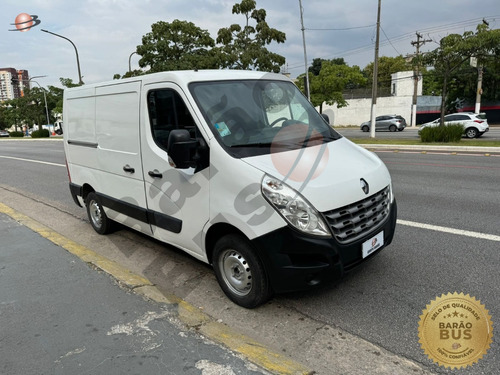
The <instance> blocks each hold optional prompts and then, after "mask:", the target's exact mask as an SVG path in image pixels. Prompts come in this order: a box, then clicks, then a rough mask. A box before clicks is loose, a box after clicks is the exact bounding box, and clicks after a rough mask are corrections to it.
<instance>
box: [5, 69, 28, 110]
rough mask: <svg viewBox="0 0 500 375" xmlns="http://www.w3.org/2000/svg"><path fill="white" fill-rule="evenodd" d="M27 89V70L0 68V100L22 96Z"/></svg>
mask: <svg viewBox="0 0 500 375" xmlns="http://www.w3.org/2000/svg"><path fill="white" fill-rule="evenodd" d="M26 88H28V89H29V74H28V71H27V70H16V69H14V68H0V101H1V102H3V101H5V100H11V99H16V98H19V97H21V96H24V93H25V90H26Z"/></svg>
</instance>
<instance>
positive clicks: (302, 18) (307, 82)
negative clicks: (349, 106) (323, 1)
mask: <svg viewBox="0 0 500 375" xmlns="http://www.w3.org/2000/svg"><path fill="white" fill-rule="evenodd" d="M299 6H300V24H301V26H302V29H301V30H302V43H303V44H304V65H305V69H306V78H305V79H306V80H305V88H306V96H307V99H309V100H311V94H310V93H309V69H308V67H307V52H306V34H305V28H304V8H302V0H299Z"/></svg>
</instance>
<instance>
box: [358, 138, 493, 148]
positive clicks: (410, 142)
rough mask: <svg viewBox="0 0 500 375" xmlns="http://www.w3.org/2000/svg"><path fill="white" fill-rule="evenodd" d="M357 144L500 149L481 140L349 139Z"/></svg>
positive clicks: (491, 142)
mask: <svg viewBox="0 0 500 375" xmlns="http://www.w3.org/2000/svg"><path fill="white" fill-rule="evenodd" d="M349 140H350V141H352V142H354V143H356V144H366V145H415V146H422V145H429V146H473V147H500V141H483V140H479V139H462V140H461V141H460V142H422V141H420V140H419V139H415V140H413V139H384V138H349Z"/></svg>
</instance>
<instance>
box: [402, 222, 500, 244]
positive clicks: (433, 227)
mask: <svg viewBox="0 0 500 375" xmlns="http://www.w3.org/2000/svg"><path fill="white" fill-rule="evenodd" d="M398 224H400V225H407V226H409V227H415V228H421V229H429V230H435V231H438V232H445V233H451V234H458V235H459V236H467V237H474V238H479V239H482V240H490V241H496V242H500V236H496V235H494V234H487V233H479V232H472V231H469V230H462V229H455V228H448V227H441V226H438V225H430V224H424V223H416V222H414V221H408V220H399V219H398Z"/></svg>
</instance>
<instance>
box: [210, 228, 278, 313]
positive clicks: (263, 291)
mask: <svg viewBox="0 0 500 375" xmlns="http://www.w3.org/2000/svg"><path fill="white" fill-rule="evenodd" d="M213 267H214V271H215V275H216V277H217V281H218V282H219V285H220V287H221V288H222V290H223V291H224V293H225V294H226V296H227V297H228V298H229V299H230V300H231V301H233V302H234V303H236V304H238V305H240V306H242V307H246V308H249V309H251V308H254V307H257V306H259V305H261V304H263V303H264V302H266V301H267V300H268V299H269V298H270V297H271V291H270V286H269V279H268V277H267V274H266V272H265V269H264V266H263V264H262V261H261V260H260V259H259V257H258V256H257V254H256V253H255V250H254V249H253V248H252V245H251V244H250V242H249V241H248V240H247V239H246V238H244V237H243V236H240V235H235V234H230V235H227V236H224V237H222V238H221V239H220V240H219V241H217V243H216V244H215V248H214V253H213Z"/></svg>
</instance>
